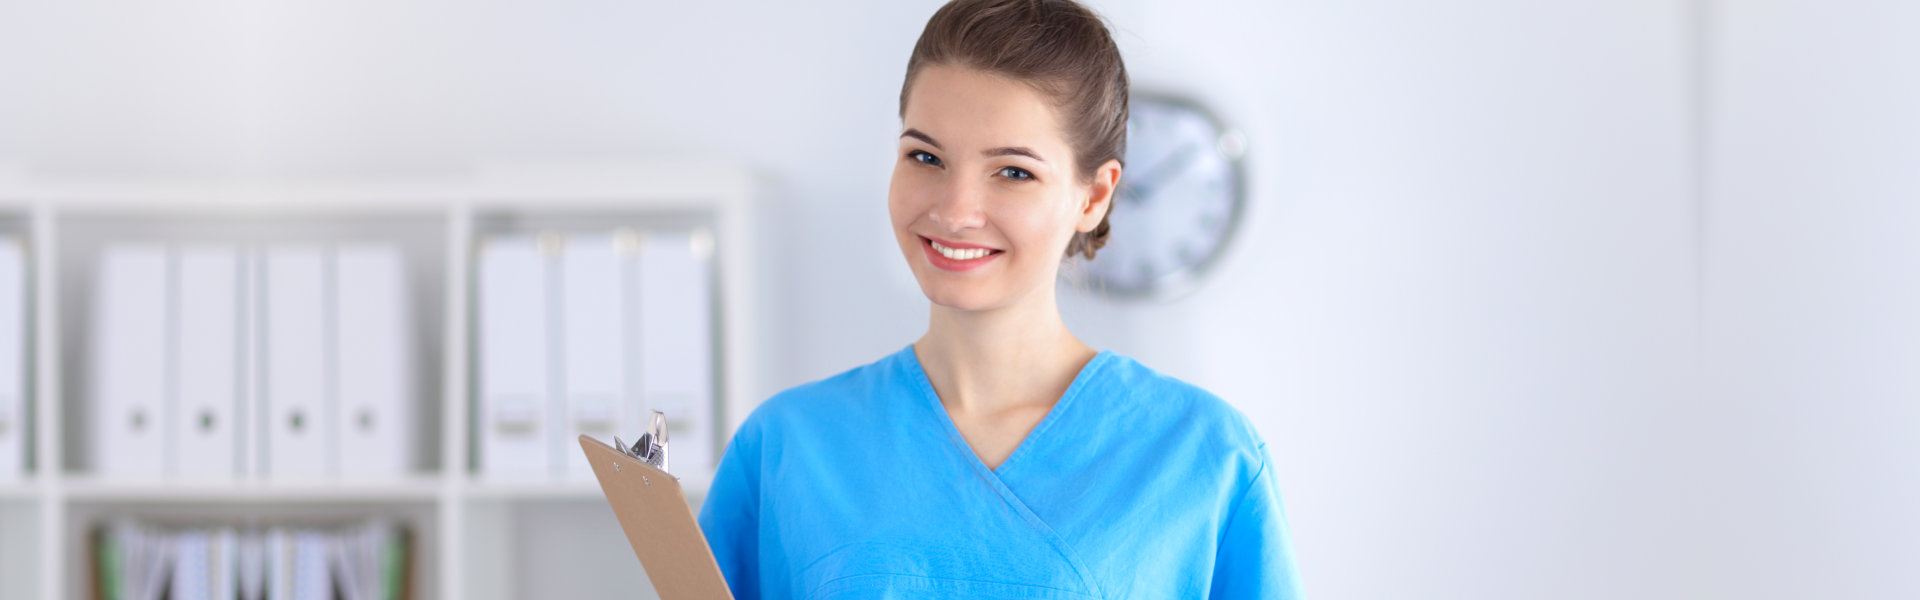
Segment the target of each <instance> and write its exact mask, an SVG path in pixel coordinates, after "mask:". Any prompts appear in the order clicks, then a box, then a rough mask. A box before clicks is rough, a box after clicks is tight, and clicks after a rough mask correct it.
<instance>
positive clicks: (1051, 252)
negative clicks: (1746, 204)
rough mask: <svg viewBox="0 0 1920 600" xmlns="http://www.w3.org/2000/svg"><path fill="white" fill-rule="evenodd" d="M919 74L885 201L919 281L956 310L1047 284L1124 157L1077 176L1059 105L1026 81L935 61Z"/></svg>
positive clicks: (997, 302) (984, 306)
mask: <svg viewBox="0 0 1920 600" xmlns="http://www.w3.org/2000/svg"><path fill="white" fill-rule="evenodd" d="M912 86H913V87H912V89H911V90H909V92H908V95H907V105H906V111H905V113H904V114H903V115H902V118H901V120H902V121H903V123H902V125H903V128H902V130H903V133H902V134H901V136H900V151H899V153H898V154H897V155H896V157H895V162H894V167H893V184H892V186H891V187H890V188H889V190H888V193H887V207H888V209H889V212H890V213H891V214H892V217H893V232H894V237H895V238H897V239H898V241H899V243H900V250H901V252H903V253H905V254H906V258H907V265H909V266H911V267H912V268H913V276H914V278H915V279H918V280H919V281H920V289H921V291H923V292H925V293H926V295H927V299H929V300H932V301H933V303H934V304H938V305H941V306H946V307H950V308H956V309H961V310H991V309H995V308H1001V307H1005V306H1009V305H1013V304H1017V303H1019V302H1020V301H1022V300H1024V299H1027V298H1033V297H1040V296H1044V295H1046V294H1048V293H1050V292H1051V291H1052V290H1053V284H1054V278H1055V277H1056V275H1057V274H1058V272H1059V269H1060V262H1061V260H1062V256H1063V254H1064V253H1065V252H1066V247H1067V242H1068V241H1069V240H1070V239H1072V237H1073V234H1074V232H1076V231H1091V230H1092V229H1093V228H1094V226H1096V225H1098V224H1099V223H1100V218H1101V217H1102V216H1103V215H1104V214H1105V212H1106V208H1107V207H1106V203H1107V201H1108V199H1109V198H1110V197H1111V195H1112V188H1113V183H1114V182H1116V181H1117V180H1118V178H1119V166H1118V163H1115V162H1109V163H1108V165H1106V166H1104V167H1103V168H1102V169H1101V173H1099V175H1098V176H1096V177H1095V178H1094V181H1093V182H1091V183H1088V182H1082V181H1080V179H1079V177H1078V176H1077V174H1076V173H1075V170H1074V168H1075V165H1074V164H1073V147H1072V146H1071V145H1069V144H1068V143H1067V139H1066V137H1065V133H1064V130H1063V129H1062V127H1061V124H1060V122H1059V119H1057V118H1056V117H1055V115H1054V109H1053V105H1052V104H1051V103H1050V102H1048V100H1047V98H1046V97H1045V96H1043V95H1041V94H1040V92H1038V91H1037V90H1034V89H1033V88H1032V87H1030V86H1028V85H1027V84H1024V83H1021V82H1018V81H1014V80H1011V79H1006V78H1002V77H1000V76H997V75H993V74H990V73H987V72H984V71H980V70H976V69H970V68H965V67H953V66H932V67H927V68H924V69H922V70H921V71H920V72H919V74H918V75H917V76H916V77H915V80H914V81H913V82H912ZM1109 170H1110V171H1112V172H1111V173H1108V172H1107V171H1109ZM1047 297H1050V296H1047Z"/></svg>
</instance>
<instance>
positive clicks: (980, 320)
mask: <svg viewBox="0 0 1920 600" xmlns="http://www.w3.org/2000/svg"><path fill="white" fill-rule="evenodd" d="M1034 300H1035V301H1030V302H1023V303H1019V304H1015V305H1012V306H1007V307H1003V308H998V309H993V310H984V311H966V310H957V309H952V308H947V307H944V306H940V305H934V307H933V314H932V317H931V318H930V319H929V321H930V322H929V324H928V327H927V334H926V335H925V336H924V337H921V338H920V340H919V341H917V342H915V343H914V345H913V349H914V353H915V354H916V355H918V357H919V359H920V367H921V369H922V370H924V371H926V373H927V379H928V380H929V382H930V383H932V384H933V388H934V391H935V392H936V393H938V394H939V395H940V401H941V403H942V404H945V405H946V407H947V410H948V411H951V412H955V413H961V414H994V413H999V412H1002V411H1005V410H1007V409H1010V408H1020V407H1032V406H1035V405H1044V406H1052V404H1053V403H1054V402H1055V401H1056V400H1059V398H1060V395H1061V394H1062V393H1065V392H1066V389H1067V387H1068V386H1070V385H1071V384H1072V383H1073V380H1074V378H1075V377H1076V376H1078V375H1079V373H1080V369H1081V368H1082V367H1084V366H1086V364H1087V361H1089V360H1092V359H1093V356H1094V355H1095V354H1096V352H1095V351H1094V350H1093V348H1092V347H1089V346H1087V344H1086V343H1085V342H1082V341H1080V339H1079V338H1076V337H1074V336H1073V333H1071V332H1069V331H1067V326H1066V323H1065V322H1063V321H1061V320H1060V310H1059V308H1058V307H1056V306H1055V305H1054V303H1053V302H1052V298H1051V297H1048V298H1045V299H1044V301H1041V300H1042V299H1034Z"/></svg>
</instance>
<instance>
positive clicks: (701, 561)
mask: <svg viewBox="0 0 1920 600" xmlns="http://www.w3.org/2000/svg"><path fill="white" fill-rule="evenodd" d="M643 445H644V443H643ZM580 449H581V450H582V451H583V452H586V454H587V463H588V464H590V465H592V467H593V475H594V477H596V478H598V479H599V480H600V489H601V491H603V492H605V493H606V495H607V502H608V503H609V504H612V505H613V514H614V516H615V517H617V518H618V519H619V520H620V528H621V529H623V530H625V531H626V533H627V542H628V543H630V544H632V545H633V553H634V554H635V555H638V556H639V557H640V566H641V567H643V568H645V569H646V571H647V579H649V580H652V581H653V588H654V591H656V592H658V593H659V594H660V598H661V600H732V598H733V593H732V592H731V591H729V590H728V589H727V580H726V577H724V576H722V575H721V574H720V563H719V562H718V561H716V560H714V558H713V550H712V549H711V548H709V547H707V538H706V536H705V535H703V534H702V533H701V532H700V524H699V523H698V522H696V521H695V520H694V515H693V507H692V506H690V505H688V504H687V497H686V492H685V491H683V490H682V489H681V488H680V480H679V479H678V478H675V477H674V476H672V475H669V474H667V472H666V471H663V470H661V469H659V468H656V467H654V466H653V465H651V464H648V463H647V462H646V461H645V460H642V459H641V458H640V457H637V456H635V455H633V454H630V453H628V452H626V451H624V450H621V449H616V448H614V447H613V446H609V445H607V443H606V442H602V441H600V440H596V439H593V438H592V437H589V436H586V435H582V436H580ZM661 462H662V463H663V464H664V457H663V459H662V460H661Z"/></svg>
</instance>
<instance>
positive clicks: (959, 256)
mask: <svg viewBox="0 0 1920 600" xmlns="http://www.w3.org/2000/svg"><path fill="white" fill-rule="evenodd" d="M927 242H928V243H930V244H932V245H933V249H934V250H937V251H939V252H940V255H941V256H945V257H947V258H951V259H954V260H973V259H976V258H980V257H983V256H986V255H988V254H992V253H993V251H992V250H988V249H986V248H967V249H964V250H963V249H960V248H948V247H946V246H942V245H940V242H936V241H933V240H927Z"/></svg>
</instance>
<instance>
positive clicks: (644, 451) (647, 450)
mask: <svg viewBox="0 0 1920 600" xmlns="http://www.w3.org/2000/svg"><path fill="white" fill-rule="evenodd" d="M613 447H614V448H618V449H619V450H620V452H622V453H624V454H626V455H627V456H631V457H634V458H637V459H640V462H644V463H647V464H649V465H653V467H654V468H656V469H660V470H661V471H666V470H667V415H665V414H662V413H661V412H660V411H657V410H656V411H653V420H652V422H650V423H648V424H647V432H646V433H642V434H640V441H638V442H634V444H633V446H632V447H628V446H627V443H626V442H623V441H620V436H617V435H616V436H613Z"/></svg>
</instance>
